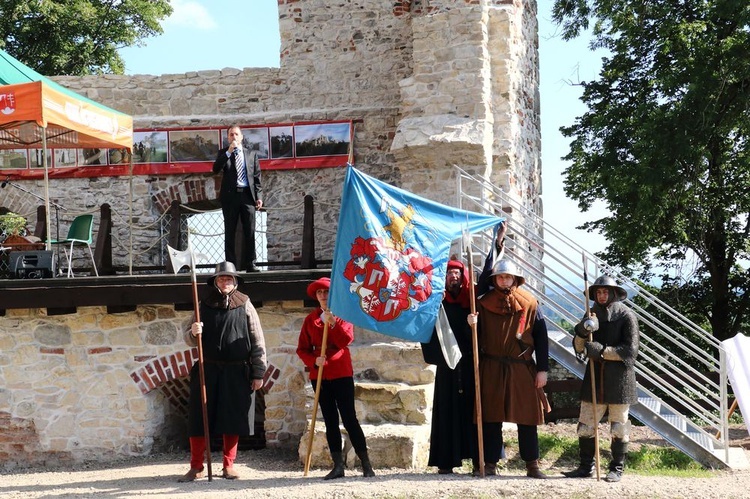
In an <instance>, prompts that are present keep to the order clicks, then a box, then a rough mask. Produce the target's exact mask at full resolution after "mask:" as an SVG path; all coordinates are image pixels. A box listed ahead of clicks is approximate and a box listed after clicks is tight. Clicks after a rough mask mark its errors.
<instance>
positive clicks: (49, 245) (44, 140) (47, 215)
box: [39, 126, 54, 275]
mask: <svg viewBox="0 0 750 499" xmlns="http://www.w3.org/2000/svg"><path fill="white" fill-rule="evenodd" d="M39 129H40V130H41V132H42V165H43V166H44V212H45V213H44V217H45V220H44V223H45V224H46V227H47V230H46V237H45V238H44V239H45V241H44V245H45V246H44V249H45V250H47V251H50V250H52V243H51V242H50V230H52V220H51V219H50V213H49V165H48V164H47V128H46V127H43V126H40V127H39ZM52 274H53V275H54V272H53V273H52Z"/></svg>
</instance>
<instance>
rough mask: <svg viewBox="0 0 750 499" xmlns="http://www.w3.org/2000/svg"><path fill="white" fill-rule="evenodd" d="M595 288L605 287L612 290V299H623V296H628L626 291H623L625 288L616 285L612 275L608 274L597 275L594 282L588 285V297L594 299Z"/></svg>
mask: <svg viewBox="0 0 750 499" xmlns="http://www.w3.org/2000/svg"><path fill="white" fill-rule="evenodd" d="M597 288H607V289H608V290H610V291H612V294H613V298H612V301H613V302H614V301H623V300H624V299H625V298H627V297H628V292H627V291H625V288H623V287H621V286H618V285H617V281H615V280H614V279H613V278H612V277H610V276H608V275H603V276H599V277H597V278H596V280H595V281H594V284H592V285H591V286H589V299H592V300H593V299H594V297H595V296H596V290H597Z"/></svg>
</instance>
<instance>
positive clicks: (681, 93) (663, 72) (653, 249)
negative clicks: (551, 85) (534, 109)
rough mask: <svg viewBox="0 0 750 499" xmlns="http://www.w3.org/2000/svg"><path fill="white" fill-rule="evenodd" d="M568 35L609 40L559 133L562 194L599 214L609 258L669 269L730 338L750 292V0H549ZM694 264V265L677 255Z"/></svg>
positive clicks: (596, 43) (675, 286)
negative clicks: (603, 211)
mask: <svg viewBox="0 0 750 499" xmlns="http://www.w3.org/2000/svg"><path fill="white" fill-rule="evenodd" d="M553 19H554V20H555V22H556V23H557V24H558V25H560V26H561V27H562V32H563V38H564V39H566V40H568V39H572V38H575V37H577V36H578V35H579V34H580V33H581V32H582V31H583V30H587V29H589V28H591V32H592V35H593V41H592V48H600V49H605V51H606V52H608V54H609V55H608V56H607V57H604V58H603V61H602V62H603V66H602V70H601V72H600V74H599V76H598V80H596V81H591V82H582V83H581V85H582V87H583V94H582V97H581V100H582V101H583V102H584V103H585V104H586V105H587V106H588V110H587V112H586V113H584V114H583V115H582V116H579V117H577V118H576V120H575V122H574V124H573V125H571V126H569V127H563V128H562V129H561V130H562V132H563V134H564V135H565V136H567V137H571V138H572V139H573V140H572V143H571V146H570V151H569V153H568V154H567V155H566V156H565V158H564V159H567V160H569V161H570V162H571V164H570V166H569V167H568V168H567V170H566V171H565V193H566V194H567V195H568V197H570V198H571V199H574V200H576V201H577V202H578V205H579V207H580V208H581V209H582V210H584V211H587V210H588V209H589V208H590V207H591V205H592V203H593V202H594V201H595V200H597V199H599V200H603V201H604V202H605V203H606V204H607V207H608V209H609V213H610V214H608V215H607V216H605V217H603V218H601V219H599V220H593V221H590V222H588V223H586V224H584V226H583V227H584V228H586V229H588V230H598V231H600V232H602V233H603V234H604V235H605V237H606V238H607V239H608V241H609V243H610V244H609V246H608V247H607V248H606V250H605V251H604V252H602V253H601V254H600V256H601V257H603V258H604V259H605V260H607V261H608V262H609V263H611V264H613V265H618V266H621V267H623V268H626V267H631V268H635V267H639V268H640V270H641V271H642V274H641V276H642V277H644V278H651V277H653V276H654V275H655V274H657V273H658V272H661V270H658V269H660V268H663V267H661V266H662V265H666V266H667V268H679V267H681V266H682V269H681V270H682V272H681V273H680V275H681V278H680V279H678V280H675V279H674V274H672V277H671V278H666V280H665V283H666V284H667V288H668V291H669V293H670V294H671V295H672V296H674V295H675V293H676V292H677V291H679V292H680V293H681V295H682V301H684V302H685V303H688V302H689V303H690V306H691V307H693V308H692V310H691V313H692V314H693V316H695V313H696V311H697V310H696V307H697V308H698V309H700V313H701V314H702V315H703V318H704V319H705V320H703V321H699V322H703V323H705V322H708V323H709V324H710V325H711V329H712V331H713V335H714V336H715V337H717V338H718V339H722V340H723V339H725V338H728V337H731V336H733V335H734V334H735V333H737V332H740V331H741V330H742V328H747V327H748V323H749V322H750V321H749V320H748V305H749V303H750V295H749V294H748V288H749V287H750V273H749V271H748V260H749V257H750V255H749V253H750V243H749V242H748V241H750V216H749V215H750V50H748V47H750V3H749V2H746V1H738V0H681V1H679V2H675V1H671V0H650V1H644V0H556V1H555V4H554V7H553ZM690 262H692V264H691V265H690V266H691V268H690V269H686V268H685V265H687V264H688V263H690Z"/></svg>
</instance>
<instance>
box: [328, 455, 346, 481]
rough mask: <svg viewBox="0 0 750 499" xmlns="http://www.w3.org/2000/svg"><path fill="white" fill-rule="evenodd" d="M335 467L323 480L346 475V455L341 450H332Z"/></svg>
mask: <svg viewBox="0 0 750 499" xmlns="http://www.w3.org/2000/svg"><path fill="white" fill-rule="evenodd" d="M331 459H333V469H332V470H331V471H330V472H329V473H328V474H327V475H326V476H324V477H323V480H333V479H334V478H342V477H343V476H344V455H343V454H342V453H341V452H331Z"/></svg>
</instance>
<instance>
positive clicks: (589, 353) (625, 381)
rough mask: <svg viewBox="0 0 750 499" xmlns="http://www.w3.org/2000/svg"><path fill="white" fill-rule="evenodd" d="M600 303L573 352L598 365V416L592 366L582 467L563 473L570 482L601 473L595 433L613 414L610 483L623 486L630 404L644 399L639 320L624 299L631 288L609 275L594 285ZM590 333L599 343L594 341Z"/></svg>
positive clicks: (581, 326)
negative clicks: (639, 388)
mask: <svg viewBox="0 0 750 499" xmlns="http://www.w3.org/2000/svg"><path fill="white" fill-rule="evenodd" d="M589 296H590V297H591V299H593V300H594V305H593V307H592V308H591V313H590V315H589V317H584V318H583V319H582V320H581V322H579V323H578V324H576V326H575V333H576V335H575V338H574V339H573V348H574V350H575V351H576V353H577V354H578V355H581V356H582V357H583V358H586V357H587V358H588V362H591V363H593V364H594V369H593V371H594V372H595V375H594V378H595V385H596V413H595V411H594V407H595V406H594V404H593V399H592V396H591V366H590V365H587V368H586V374H585V376H584V378H583V384H582V385H581V412H580V415H579V417H578V445H579V455H580V459H581V462H580V465H579V466H578V468H576V469H575V470H572V471H567V472H563V475H565V476H567V477H569V478H587V477H591V476H592V475H593V474H594V471H595V462H594V461H595V455H594V454H595V436H596V434H595V432H596V431H597V426H598V424H599V421H600V420H601V419H602V417H603V416H604V413H605V412H608V413H609V418H608V419H609V424H610V437H611V439H612V443H611V452H612V460H611V462H610V463H609V473H608V474H607V476H606V477H605V478H604V479H605V480H606V481H608V482H619V481H620V479H621V478H622V473H623V470H624V467H625V456H626V455H627V453H628V441H629V433H630V422H629V421H628V412H629V410H630V404H634V403H636V402H637V401H638V396H637V393H636V381H635V359H636V357H637V356H638V342H639V332H638V320H637V319H636V316H635V314H634V313H633V311H632V310H630V309H629V308H628V307H627V306H625V304H624V303H622V301H623V300H624V299H625V298H627V292H626V291H625V289H623V288H621V287H620V286H618V285H617V282H615V280H614V279H613V278H611V277H609V276H601V277H599V278H597V279H596V281H594V284H592V285H591V286H589ZM589 335H591V336H592V340H593V341H589Z"/></svg>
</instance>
